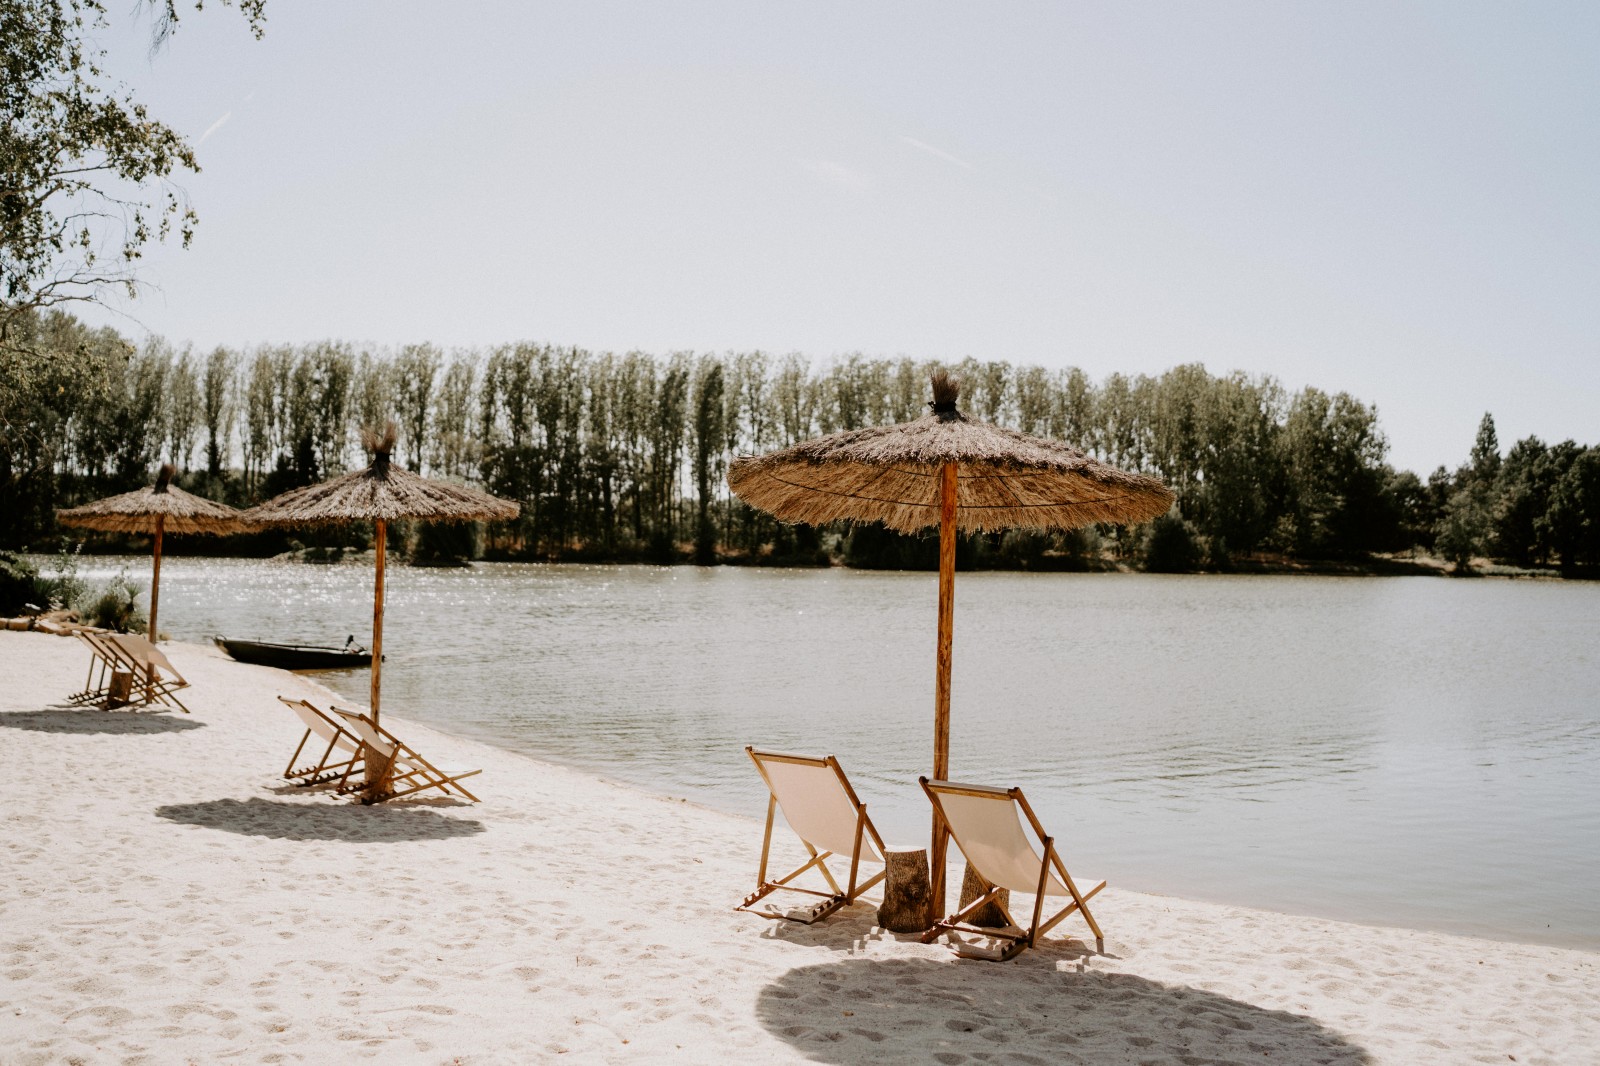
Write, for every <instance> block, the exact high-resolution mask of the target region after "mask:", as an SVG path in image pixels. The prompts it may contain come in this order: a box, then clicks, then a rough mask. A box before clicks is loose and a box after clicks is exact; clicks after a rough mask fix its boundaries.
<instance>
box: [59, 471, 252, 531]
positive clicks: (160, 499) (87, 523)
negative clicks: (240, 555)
mask: <svg viewBox="0 0 1600 1066" xmlns="http://www.w3.org/2000/svg"><path fill="white" fill-rule="evenodd" d="M176 474H177V468H176V467H174V466H173V465H172V464H171V463H164V464H162V467H161V471H160V473H159V474H157V475H156V483H155V484H154V485H151V486H149V487H148V488H143V489H137V490H135V491H133V492H124V493H123V494H122V495H120V496H108V497H106V498H105V499H103V500H95V501H94V502H93V503H86V504H84V505H83V506H82V507H72V508H69V509H66V510H62V511H57V512H56V520H57V521H59V522H60V523H61V524H62V525H66V526H77V527H79V528H81V529H94V530H99V531H100V532H102V533H154V532H155V531H156V519H157V518H158V517H159V518H162V519H164V521H163V522H162V528H163V529H164V530H165V531H166V532H168V533H209V534H213V535H218V536H221V535H225V534H228V533H239V532H243V531H244V529H245V528H246V527H245V526H243V525H242V524H241V522H240V512H238V511H236V510H235V509H233V508H232V507H229V506H228V505H227V504H224V503H217V502H216V501H215V500H208V499H206V498H205V497H204V496H195V495H193V494H192V493H188V492H184V491H183V490H182V489H180V488H178V487H177V486H176V485H173V484H172V483H171V482H172V478H173V477H174V476H175V475H176Z"/></svg>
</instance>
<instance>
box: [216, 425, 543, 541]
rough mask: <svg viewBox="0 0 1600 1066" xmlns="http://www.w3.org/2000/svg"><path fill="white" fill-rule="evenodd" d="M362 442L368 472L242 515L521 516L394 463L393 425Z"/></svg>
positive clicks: (272, 518)
mask: <svg viewBox="0 0 1600 1066" xmlns="http://www.w3.org/2000/svg"><path fill="white" fill-rule="evenodd" d="M361 442H362V444H363V445H365V446H366V448H367V450H368V451H370V452H372V453H373V455H372V464H371V465H370V466H368V467H367V468H366V469H365V470H358V471H356V472H354V473H350V474H345V475H344V476H343V477H336V478H334V479H333V480H331V481H324V482H321V483H319V484H316V485H308V486H306V487H305V488H300V489H292V490H291V491H289V492H286V493H284V494H283V495H281V496H275V497H273V498H272V499H270V500H268V501H266V502H265V503H262V504H258V505H257V506H255V507H252V508H251V509H250V510H248V511H246V512H245V513H244V520H245V521H246V522H250V523H252V524H254V525H257V526H307V525H343V524H347V523H351V522H372V521H376V520H378V519H382V520H384V521H389V522H392V521H399V520H402V519H412V520H416V521H422V522H472V521H486V522H501V521H506V520H509V519H512V518H515V517H517V515H518V513H519V512H520V511H521V508H520V506H519V505H517V504H515V503H512V502H511V501H509V500H502V499H500V498H499V497H496V496H491V495H489V494H488V493H487V492H484V491H483V490H481V489H475V488H472V487H471V486H469V485H454V484H451V483H449V482H445V481H434V480H432V479H430V478H425V477H420V476H418V475H417V474H413V473H411V471H409V470H406V469H404V468H402V467H399V466H396V465H395V464H394V463H393V462H392V461H391V460H390V458H389V457H390V454H391V453H392V452H393V451H394V444H395V430H394V423H393V422H390V423H389V424H388V425H387V426H385V427H384V431H383V432H382V433H381V434H379V433H376V432H374V431H372V430H370V429H364V430H362V434H361Z"/></svg>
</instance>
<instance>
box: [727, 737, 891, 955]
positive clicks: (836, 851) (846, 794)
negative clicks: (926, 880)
mask: <svg viewBox="0 0 1600 1066" xmlns="http://www.w3.org/2000/svg"><path fill="white" fill-rule="evenodd" d="M744 750H745V753H746V754H747V755H749V756H750V758H751V760H752V761H754V762H755V764H756V770H757V771H759V772H760V774H761V779H762V780H763V781H765V782H766V783H767V791H768V792H769V793H771V795H770V797H769V798H768V800H767V828H766V833H765V835H764V836H763V838H762V841H761V866H760V868H759V869H758V870H757V871H756V890H755V891H754V892H752V893H750V894H749V895H748V896H746V897H745V898H744V902H743V903H741V904H740V905H739V906H738V907H736V908H734V909H735V910H742V911H753V912H754V913H756V914H759V915H761V916H762V917H764V918H787V919H789V920H790V921H797V922H805V923H806V924H807V925H809V924H811V923H812V922H815V921H819V920H821V919H823V918H826V917H827V916H828V915H830V914H832V913H833V912H834V911H836V910H838V909H839V908H840V907H843V906H845V905H846V904H848V903H854V902H855V901H856V899H857V898H858V897H859V896H860V895H861V894H862V893H863V892H865V891H867V889H869V888H871V887H872V886H873V885H876V884H877V883H878V882H879V881H882V880H883V878H884V875H885V873H886V872H887V871H886V870H879V871H878V872H877V873H876V874H874V875H873V876H872V877H870V878H867V879H866V880H864V881H863V880H861V879H860V874H861V864H862V863H863V862H867V863H876V864H880V865H881V864H883V863H884V862H885V859H884V855H883V838H882V837H880V836H879V835H878V830H877V829H876V828H875V827H874V826H873V824H872V820H871V819H870V818H868V817H867V806H866V804H864V803H862V802H861V800H859V799H858V798H857V797H856V792H855V789H853V788H851V787H850V782H849V780H848V779H847V778H846V777H845V776H844V770H842V769H841V768H840V767H839V760H838V759H835V758H834V757H833V756H832V755H828V756H825V757H823V758H820V759H819V758H815V757H813V756H809V755H787V754H784V753H782V752H776V751H757V750H756V749H755V748H752V747H748V746H747V747H746V748H745V749H744ZM780 808H781V809H782V810H783V817H784V820H785V821H787V822H788V823H789V827H790V828H791V829H793V830H794V832H795V835H796V836H798V837H799V838H800V843H802V844H804V845H805V848H806V851H807V852H809V853H810V855H811V858H810V859H808V860H807V861H805V862H803V863H801V864H800V865H799V866H797V867H795V868H794V869H793V870H791V871H789V872H788V873H786V874H784V875H783V876H782V877H780V878H778V879H777V880H775V881H769V880H767V857H768V855H769V854H770V853H771V851H772V822H773V818H774V817H775V816H776V814H777V812H778V810H779V809H780ZM835 855H837V856H838V857H839V858H841V859H842V858H844V857H845V856H846V855H848V856H850V875H849V877H848V878H847V879H846V882H845V887H843V888H840V887H839V882H838V881H837V880H835V878H834V876H833V872H832V871H831V870H829V869H828V864H827V860H828V859H830V858H832V857H834V856H835ZM812 867H816V868H817V870H818V872H820V873H821V874H822V876H823V878H824V879H825V880H826V881H827V883H828V887H829V888H831V889H833V891H832V892H822V891H818V890H817V889H811V888H799V887H797V886H795V885H793V884H791V883H790V882H792V881H793V880H794V879H795V878H797V877H799V876H800V875H801V874H803V873H805V872H806V871H807V870H809V869H811V868H812ZM779 889H782V890H784V891H785V892H798V893H803V894H805V895H809V896H817V897H820V900H819V901H818V902H816V903H813V904H810V905H809V906H804V907H790V908H783V907H779V906H777V905H776V904H775V903H768V904H767V905H766V906H765V907H763V908H759V909H758V908H757V907H756V904H757V903H759V902H760V901H761V900H763V899H765V898H766V897H767V896H769V895H771V894H772V893H774V892H776V891H778V890H779Z"/></svg>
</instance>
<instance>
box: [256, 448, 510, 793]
mask: <svg viewBox="0 0 1600 1066" xmlns="http://www.w3.org/2000/svg"><path fill="white" fill-rule="evenodd" d="M394 439H395V434H394V424H393V423H390V424H389V425H388V427H386V429H385V430H384V433H383V436H382V437H381V438H380V437H378V436H377V434H375V433H371V432H363V434H362V444H363V445H364V446H365V447H366V448H367V450H368V451H370V452H372V465H370V466H368V467H367V468H366V469H365V470H358V471H356V472H355V473H352V474H345V475H344V476H343V477H336V478H334V479H333V480H331V481H324V482H321V483H320V484H316V485H308V486H306V487H305V488H300V489H293V490H291V491H289V492H286V493H284V494H283V495H281V496H275V497H273V498H272V499H270V500H268V501H266V502H265V503H262V504H258V505H256V506H255V507H252V508H251V509H250V510H248V511H246V512H245V513H244V515H243V518H244V520H245V521H246V522H249V523H251V524H252V525H255V526H258V527H283V526H318V525H347V524H349V523H351V522H371V523H372V524H373V526H374V527H375V531H376V537H375V540H376V544H375V547H376V549H377V573H376V576H375V578H374V580H373V587H372V698H371V704H372V721H373V722H374V723H377V722H378V721H379V718H378V713H379V712H378V694H379V687H380V683H381V680H382V670H383V568H384V558H385V555H386V554H387V541H388V524H389V523H390V522H393V521H395V520H396V519H410V520H412V521H419V522H471V521H478V520H482V521H502V520H505V519H510V518H515V517H517V512H518V511H519V510H520V508H519V507H518V505H517V504H515V503H512V502H511V501H509V500H502V499H499V498H498V497H495V496H491V495H489V494H488V493H487V492H483V491H481V490H479V489H475V488H471V487H470V486H467V485H452V484H450V483H448V482H444V481H433V480H430V479H429V478H424V477H420V476H418V475H416V474H413V473H411V472H410V471H409V470H404V469H402V468H400V467H398V466H395V465H394V463H392V462H391V461H390V458H389V456H390V455H391V454H392V453H393V451H394ZM367 787H368V789H369V791H370V792H371V793H374V794H376V793H378V792H380V791H381V790H382V787H383V782H382V781H380V780H374V778H373V775H372V773H371V772H370V771H369V773H368V775H367Z"/></svg>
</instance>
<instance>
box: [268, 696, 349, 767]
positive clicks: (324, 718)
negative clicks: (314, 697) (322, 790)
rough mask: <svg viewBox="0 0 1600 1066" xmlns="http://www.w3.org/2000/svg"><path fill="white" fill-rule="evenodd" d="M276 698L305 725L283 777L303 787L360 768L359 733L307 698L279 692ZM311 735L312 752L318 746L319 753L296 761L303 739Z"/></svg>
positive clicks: (303, 744) (309, 738)
mask: <svg viewBox="0 0 1600 1066" xmlns="http://www.w3.org/2000/svg"><path fill="white" fill-rule="evenodd" d="M278 702H279V703H281V704H283V705H284V706H285V707H287V708H289V709H290V710H291V711H293V712H294V713H295V715H296V716H297V717H298V718H299V719H300V721H301V722H303V723H305V727H306V731H305V735H304V736H302V737H301V738H300V743H299V745H298V746H296V747H295V749H294V754H293V755H291V756H289V765H288V766H287V767H285V769H284V771H283V777H284V780H286V781H293V782H294V783H295V784H297V785H302V786H307V787H309V786H311V785H323V784H327V783H328V782H329V781H343V780H345V779H347V778H348V777H349V776H350V775H351V773H352V772H355V771H358V770H359V769H360V762H361V739H360V738H359V737H357V736H356V735H355V734H354V733H351V732H350V731H349V730H348V729H346V728H345V727H344V726H342V725H340V724H338V723H337V722H335V721H334V720H333V719H332V718H330V717H328V715H326V714H324V713H323V712H322V711H319V710H317V708H315V707H313V706H312V705H311V702H310V701H309V700H291V699H290V698H289V697H287V696H279V697H278ZM312 737H316V738H317V739H316V740H315V742H313V743H312V745H311V750H312V751H313V752H314V751H316V750H317V749H319V748H321V749H322V754H321V755H320V756H318V757H317V758H316V759H315V760H312V761H307V762H304V763H300V761H299V760H300V753H301V752H302V751H305V747H306V743H307V742H308V741H310V740H311V738H312ZM323 741H327V747H326V748H323V747H322V742H323ZM308 754H309V753H308ZM297 763H298V764H299V765H296V764H297Z"/></svg>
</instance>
